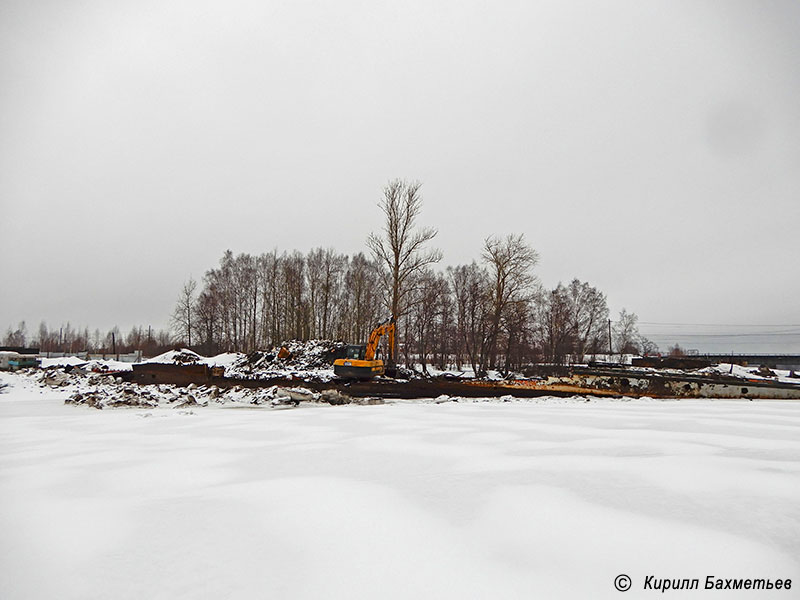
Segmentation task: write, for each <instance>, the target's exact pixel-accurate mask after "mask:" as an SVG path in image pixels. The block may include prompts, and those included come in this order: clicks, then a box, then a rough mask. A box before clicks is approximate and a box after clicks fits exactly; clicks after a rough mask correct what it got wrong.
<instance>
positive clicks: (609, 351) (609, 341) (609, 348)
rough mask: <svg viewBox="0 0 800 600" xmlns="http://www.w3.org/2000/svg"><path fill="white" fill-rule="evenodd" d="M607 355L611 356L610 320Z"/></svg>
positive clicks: (609, 321) (609, 323)
mask: <svg viewBox="0 0 800 600" xmlns="http://www.w3.org/2000/svg"><path fill="white" fill-rule="evenodd" d="M608 354H609V355H611V354H613V352H612V351H611V319H609V320H608Z"/></svg>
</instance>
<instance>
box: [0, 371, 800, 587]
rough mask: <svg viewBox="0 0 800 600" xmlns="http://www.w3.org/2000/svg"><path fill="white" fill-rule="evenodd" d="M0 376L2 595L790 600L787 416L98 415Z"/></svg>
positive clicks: (558, 405)
mask: <svg viewBox="0 0 800 600" xmlns="http://www.w3.org/2000/svg"><path fill="white" fill-rule="evenodd" d="M0 382H6V383H8V384H9V387H8V388H7V389H6V391H5V393H0V598H3V599H5V600H17V599H19V600H22V599H26V600H27V599H48V600H51V599H55V598H58V599H64V598H68V599H78V598H80V599H88V598H98V599H99V598H103V599H111V598H114V599H127V598H130V599H137V600H139V599H145V598H146V599H154V598H164V599H174V598H210V599H211V598H213V599H222V598H276V599H280V598H308V599H312V598H313V599H318V598H355V599H359V598H437V599H441V598H547V599H549V598H575V599H579V598H580V599H588V598H622V597H624V598H645V597H655V595H656V594H657V595H659V596H660V595H661V594H660V592H659V591H653V590H649V589H643V588H644V586H645V582H646V581H647V577H648V576H650V577H651V579H650V580H649V581H650V582H651V585H652V583H653V582H655V581H658V580H660V579H663V578H670V579H689V580H691V579H694V578H696V579H698V580H699V581H700V588H701V589H700V590H697V591H683V592H673V593H674V594H676V595H680V596H683V595H689V596H696V597H707V596H708V597H720V598H723V597H724V598H738V597H741V598H751V599H756V598H759V599H760V598H772V597H775V598H798V597H800V558H798V557H800V508H798V507H800V402H792V401H754V402H750V401H737V400H726V401H720V400H717V401H703V400H682V401H654V400H633V401H612V400H592V401H591V402H585V401H582V400H581V401H578V400H570V399H545V400H537V401H530V402H510V403H497V402H486V403H465V404H462V403H455V402H451V403H444V404H432V403H422V402H416V403H411V402H406V403H394V404H386V405H382V406H338V407H332V406H327V405H314V404H302V405H301V406H300V407H299V408H296V409H290V410H273V409H269V408H259V409H252V410H248V409H246V408H241V407H209V408H193V409H192V410H175V409H165V408H160V409H154V410H143V409H118V410H103V411H98V410H94V409H89V408H84V407H74V406H66V405H64V403H63V400H64V398H65V393H64V392H60V391H53V390H49V389H43V388H38V387H35V386H33V385H32V384H31V383H30V382H29V381H23V380H22V379H19V378H17V377H15V376H11V375H8V374H6V375H0ZM620 574H626V575H628V576H629V577H630V579H631V589H630V591H628V592H627V593H625V594H624V595H620V592H618V591H616V590H615V589H614V580H615V578H616V577H617V576H618V575H620ZM707 576H714V577H716V578H766V579H771V580H772V581H775V580H776V579H787V578H788V579H792V580H793V582H792V585H793V586H795V587H793V588H792V589H791V590H788V591H787V590H772V591H752V590H751V591H744V590H741V591H732V590H726V591H719V592H717V591H714V590H711V591H706V590H703V589H702V587H703V585H704V582H705V578H706V577H707ZM667 595H668V596H669V595H670V594H667Z"/></svg>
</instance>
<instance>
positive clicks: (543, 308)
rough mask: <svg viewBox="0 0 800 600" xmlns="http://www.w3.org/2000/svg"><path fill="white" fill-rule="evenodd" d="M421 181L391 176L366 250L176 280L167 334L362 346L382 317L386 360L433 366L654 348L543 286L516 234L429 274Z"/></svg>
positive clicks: (248, 346) (572, 295)
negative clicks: (391, 322) (391, 347)
mask: <svg viewBox="0 0 800 600" xmlns="http://www.w3.org/2000/svg"><path fill="white" fill-rule="evenodd" d="M421 203H422V200H421V195H420V184H419V183H417V182H406V181H403V180H394V181H390V182H389V183H388V184H387V186H386V187H385V188H384V191H383V198H382V199H381V201H380V202H379V207H380V209H381V211H382V212H383V213H384V217H385V221H384V228H383V230H382V231H381V232H379V233H373V234H370V236H369V237H368V238H367V246H368V249H369V250H370V253H369V255H366V254H364V253H362V252H360V253H357V254H355V255H354V256H347V255H345V254H341V253H338V252H337V251H335V250H334V249H331V248H315V249H313V250H311V251H309V252H308V253H306V254H303V253H301V252H298V251H293V252H291V253H290V252H282V253H278V251H277V250H273V251H271V252H267V253H263V254H260V255H257V256H254V255H251V254H245V253H243V254H238V255H234V254H233V253H232V252H231V251H230V250H228V251H226V252H225V253H224V254H223V256H222V258H221V259H220V262H219V266H217V267H215V268H212V269H210V270H208V271H207V272H206V273H205V276H204V277H203V280H202V282H201V284H200V285H199V286H198V283H197V282H196V281H194V280H193V279H190V280H189V281H187V282H186V283H185V284H184V285H183V288H182V290H181V292H180V295H179V299H178V302H177V304H176V306H175V310H174V312H173V315H172V321H171V327H172V330H173V332H174V334H175V336H176V338H177V339H179V340H181V341H182V342H184V343H185V344H186V345H189V346H191V347H194V348H196V349H198V350H199V351H201V352H204V353H207V354H211V353H217V352H221V351H239V352H246V353H247V352H251V351H253V350H258V349H262V348H266V347H271V346H277V345H280V344H281V343H282V342H284V341H286V340H289V339H299V340H308V339H312V338H321V339H337V340H344V341H347V342H350V343H363V342H364V341H365V340H366V338H367V336H368V334H369V332H370V330H371V329H372V328H373V327H374V326H375V325H376V324H377V323H378V322H380V321H382V320H384V319H385V318H386V317H388V316H389V315H393V316H394V317H395V318H396V319H397V328H398V335H397V336H396V338H397V348H396V357H397V359H398V360H399V362H404V363H405V364H407V365H412V364H420V365H421V366H422V369H423V370H427V369H428V366H429V365H433V366H435V367H437V368H439V369H445V368H451V367H455V368H461V367H463V366H469V367H471V368H472V369H474V371H475V372H476V373H486V372H487V371H488V370H490V369H497V370H500V371H510V370H516V369H520V368H522V367H523V366H525V365H527V364H530V363H534V362H542V361H544V362H550V363H564V362H566V361H567V360H573V361H580V360H583V358H584V357H585V356H586V355H592V354H605V353H609V352H611V353H638V352H653V351H654V350H655V347H654V345H653V344H652V343H651V342H649V341H648V340H646V339H644V338H643V337H642V336H641V335H639V333H638V329H637V326H636V322H637V317H636V315H635V314H633V313H630V312H628V311H626V310H623V311H622V312H621V313H620V314H619V317H618V318H617V319H616V320H615V321H614V322H613V323H612V322H611V320H610V317H609V309H608V305H607V301H606V296H605V294H603V293H602V292H601V291H600V290H598V289H597V288H595V287H593V286H592V285H590V284H589V283H587V282H583V281H579V280H578V279H573V280H571V281H570V282H569V283H567V284H562V283H559V284H558V285H557V286H556V287H555V288H554V289H552V290H546V289H544V288H543V286H542V285H541V284H540V283H539V281H538V279H537V278H536V277H535V274H534V272H533V269H534V267H535V266H536V264H537V263H538V260H539V256H538V253H537V252H536V251H535V250H534V249H533V248H532V247H531V246H530V245H529V244H528V243H527V241H526V240H525V237H524V235H522V234H516V235H507V236H505V237H498V236H490V237H488V238H486V239H485V240H484V242H483V245H482V248H481V252H480V256H479V258H478V259H476V260H474V261H472V262H471V263H470V264H466V265H458V266H454V267H448V268H446V269H438V270H437V269H435V268H434V265H435V264H436V263H438V262H439V261H440V260H441V258H442V254H441V252H439V251H438V250H435V249H429V248H428V247H427V246H428V244H429V243H430V242H431V241H432V240H433V239H434V238H435V236H436V230H435V229H433V228H429V227H428V228H420V227H418V226H417V222H416V221H417V217H418V215H419V213H420V210H421V205H422V204H421Z"/></svg>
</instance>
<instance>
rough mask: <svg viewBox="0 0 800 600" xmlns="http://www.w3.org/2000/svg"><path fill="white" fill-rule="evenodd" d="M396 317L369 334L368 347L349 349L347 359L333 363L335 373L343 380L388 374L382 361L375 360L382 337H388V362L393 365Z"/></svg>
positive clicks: (349, 347)
mask: <svg viewBox="0 0 800 600" xmlns="http://www.w3.org/2000/svg"><path fill="white" fill-rule="evenodd" d="M394 332H395V325H394V317H392V318H390V319H387V320H386V321H384V322H383V323H381V324H380V325H378V326H377V327H375V329H373V330H372V332H371V333H370V334H369V340H368V341H367V344H366V346H364V345H356V346H348V347H347V355H346V357H345V358H337V359H336V360H335V361H333V373H334V374H335V375H336V376H337V377H341V378H343V379H370V378H371V377H377V376H379V375H383V374H384V373H386V365H385V364H384V362H383V361H382V360H381V359H376V358H375V353H376V352H377V350H378V345H379V344H380V341H381V337H383V336H384V335H385V336H386V337H387V341H388V342H389V343H388V347H389V350H388V352H387V355H388V360H387V362H388V363H389V364H390V365H391V364H392V362H393V361H392V352H393V350H394Z"/></svg>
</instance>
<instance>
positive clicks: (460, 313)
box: [449, 261, 491, 373]
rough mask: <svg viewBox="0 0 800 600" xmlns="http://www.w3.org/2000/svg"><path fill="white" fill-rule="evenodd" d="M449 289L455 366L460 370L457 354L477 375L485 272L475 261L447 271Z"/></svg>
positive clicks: (486, 308)
mask: <svg viewBox="0 0 800 600" xmlns="http://www.w3.org/2000/svg"><path fill="white" fill-rule="evenodd" d="M449 275H450V288H451V289H452V291H453V296H454V303H455V321H456V339H457V340H458V346H457V349H456V366H458V367H459V368H460V366H461V365H460V363H461V352H462V351H463V353H465V354H466V359H467V360H468V361H469V363H470V366H471V367H472V370H473V372H474V373H478V371H479V369H480V361H481V347H482V345H483V342H484V340H485V339H486V334H487V329H488V323H489V312H490V310H491V307H490V294H489V289H490V284H489V273H488V272H487V271H486V269H484V268H482V267H480V266H478V264H477V263H476V262H474V261H473V262H472V263H471V264H469V265H459V266H458V267H455V268H452V269H450V270H449Z"/></svg>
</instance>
